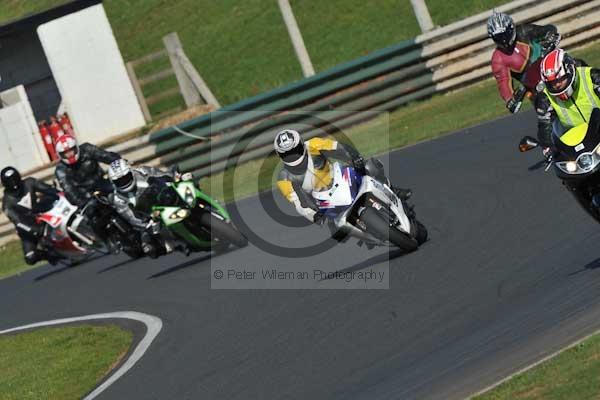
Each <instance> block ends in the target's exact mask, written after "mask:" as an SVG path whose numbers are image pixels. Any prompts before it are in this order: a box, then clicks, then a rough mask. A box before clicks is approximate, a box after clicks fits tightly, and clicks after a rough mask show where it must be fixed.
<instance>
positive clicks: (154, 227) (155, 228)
mask: <svg viewBox="0 0 600 400" xmlns="http://www.w3.org/2000/svg"><path fill="white" fill-rule="evenodd" d="M146 231H147V232H148V233H150V234H151V235H158V234H159V233H160V222H158V221H154V220H150V221H148V224H147V225H146Z"/></svg>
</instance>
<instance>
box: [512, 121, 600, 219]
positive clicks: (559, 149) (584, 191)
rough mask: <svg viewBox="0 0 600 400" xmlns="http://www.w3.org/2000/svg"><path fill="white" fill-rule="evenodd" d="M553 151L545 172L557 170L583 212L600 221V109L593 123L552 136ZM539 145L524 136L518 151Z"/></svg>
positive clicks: (547, 159)
mask: <svg viewBox="0 0 600 400" xmlns="http://www.w3.org/2000/svg"><path fill="white" fill-rule="evenodd" d="M552 139H553V144H554V149H553V150H552V154H551V155H548V156H547V157H546V161H545V163H546V171H547V170H548V169H550V167H553V168H554V172H555V173H556V176H557V177H558V178H560V179H561V180H562V181H563V183H564V184H565V186H567V188H568V189H569V191H570V192H571V194H572V195H573V196H574V197H575V199H576V200H577V202H578V203H579V204H580V205H581V207H583V209H584V210H585V211H586V212H587V213H588V214H590V215H591V216H592V217H593V218H594V219H595V220H596V221H598V222H600V110H599V109H594V111H593V112H592V115H591V117H590V122H589V124H588V123H584V124H581V125H578V126H576V127H573V128H571V129H569V130H568V131H566V132H565V133H563V134H562V135H561V136H560V137H558V136H557V135H553V136H552ZM539 146H540V143H539V142H538V141H537V140H536V139H534V138H532V137H531V136H525V137H524V138H523V139H521V142H520V143H519V151H521V152H526V151H529V150H531V149H534V148H536V147H539Z"/></svg>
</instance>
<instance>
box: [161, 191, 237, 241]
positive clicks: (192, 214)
mask: <svg viewBox="0 0 600 400" xmlns="http://www.w3.org/2000/svg"><path fill="white" fill-rule="evenodd" d="M157 191H158V193H156V197H155V201H154V204H158V205H154V206H152V218H153V219H154V220H155V221H159V222H160V223H161V224H162V225H163V226H164V227H166V228H167V229H168V230H169V231H170V232H171V233H172V234H173V235H174V236H175V237H176V238H177V239H179V240H182V241H184V242H185V243H186V244H187V245H188V246H189V248H190V249H191V250H192V251H210V250H215V251H217V252H221V251H225V250H226V249H227V248H228V247H229V246H230V245H234V246H236V247H239V248H242V247H245V246H247V245H248V239H246V237H245V236H244V235H243V234H242V233H240V232H239V231H238V230H237V229H236V228H235V227H234V226H233V223H232V222H231V218H230V217H229V213H228V212H227V210H226V209H225V208H224V207H223V206H221V205H220V204H219V203H218V202H217V201H216V200H214V199H213V198H211V197H210V196H208V195H206V194H205V193H203V192H202V191H201V190H200V189H199V188H197V187H196V185H195V184H194V182H193V181H191V180H187V181H178V182H164V184H163V185H160V188H159V189H157Z"/></svg>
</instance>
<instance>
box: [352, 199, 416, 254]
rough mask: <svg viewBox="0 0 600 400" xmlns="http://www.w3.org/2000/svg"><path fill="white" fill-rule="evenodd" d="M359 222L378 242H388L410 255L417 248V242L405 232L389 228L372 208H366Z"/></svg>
mask: <svg viewBox="0 0 600 400" xmlns="http://www.w3.org/2000/svg"><path fill="white" fill-rule="evenodd" d="M360 220H361V221H362V222H363V223H364V224H365V226H366V228H367V229H366V231H367V232H368V233H370V234H372V235H373V236H375V237H376V238H377V239H379V240H385V241H389V242H390V243H392V244H393V245H394V246H396V247H398V248H399V249H400V250H402V251H405V252H407V253H410V252H412V251H415V250H416V249H417V248H418V247H419V243H418V242H417V240H415V239H414V238H413V237H411V236H410V235H408V234H407V233H405V232H402V231H400V230H398V229H396V228H393V227H390V226H389V224H388V222H387V221H386V220H385V219H384V218H383V217H382V216H380V215H379V213H378V212H377V210H375V209H374V208H371V207H367V208H366V209H365V210H364V211H363V212H362V214H361V215H360Z"/></svg>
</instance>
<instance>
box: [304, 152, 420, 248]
mask: <svg viewBox="0 0 600 400" xmlns="http://www.w3.org/2000/svg"><path fill="white" fill-rule="evenodd" d="M366 170H367V175H364V176H361V175H359V174H358V173H357V172H356V170H355V169H354V168H352V167H348V166H342V165H340V164H339V163H337V162H336V163H333V164H332V168H331V171H332V172H331V173H332V182H331V185H330V186H329V187H328V188H326V189H322V190H319V191H313V192H312V196H313V198H314V199H315V201H316V203H317V206H318V207H319V210H320V211H321V212H323V213H324V214H325V216H327V217H328V218H329V220H331V221H332V222H333V224H334V225H335V228H336V229H337V231H338V232H341V233H342V234H346V235H348V236H354V237H356V238H358V239H359V240H360V241H359V244H362V243H365V244H366V245H367V246H368V247H369V248H372V247H373V246H396V247H398V248H400V249H401V250H403V251H405V252H411V251H414V250H416V249H417V248H418V247H419V245H421V244H422V243H423V242H425V241H426V240H427V229H426V228H425V226H424V225H423V224H422V223H420V222H419V221H418V220H417V219H416V218H415V214H414V212H413V211H412V209H410V208H409V207H407V205H406V204H403V203H402V201H401V200H400V199H399V198H398V196H396V194H395V193H394V192H393V191H392V190H391V189H390V184H389V181H388V180H387V178H386V177H385V175H384V174H383V166H382V165H381V163H380V162H379V161H378V160H375V159H370V160H368V161H367V163H366ZM406 210H408V213H407V211H406Z"/></svg>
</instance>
